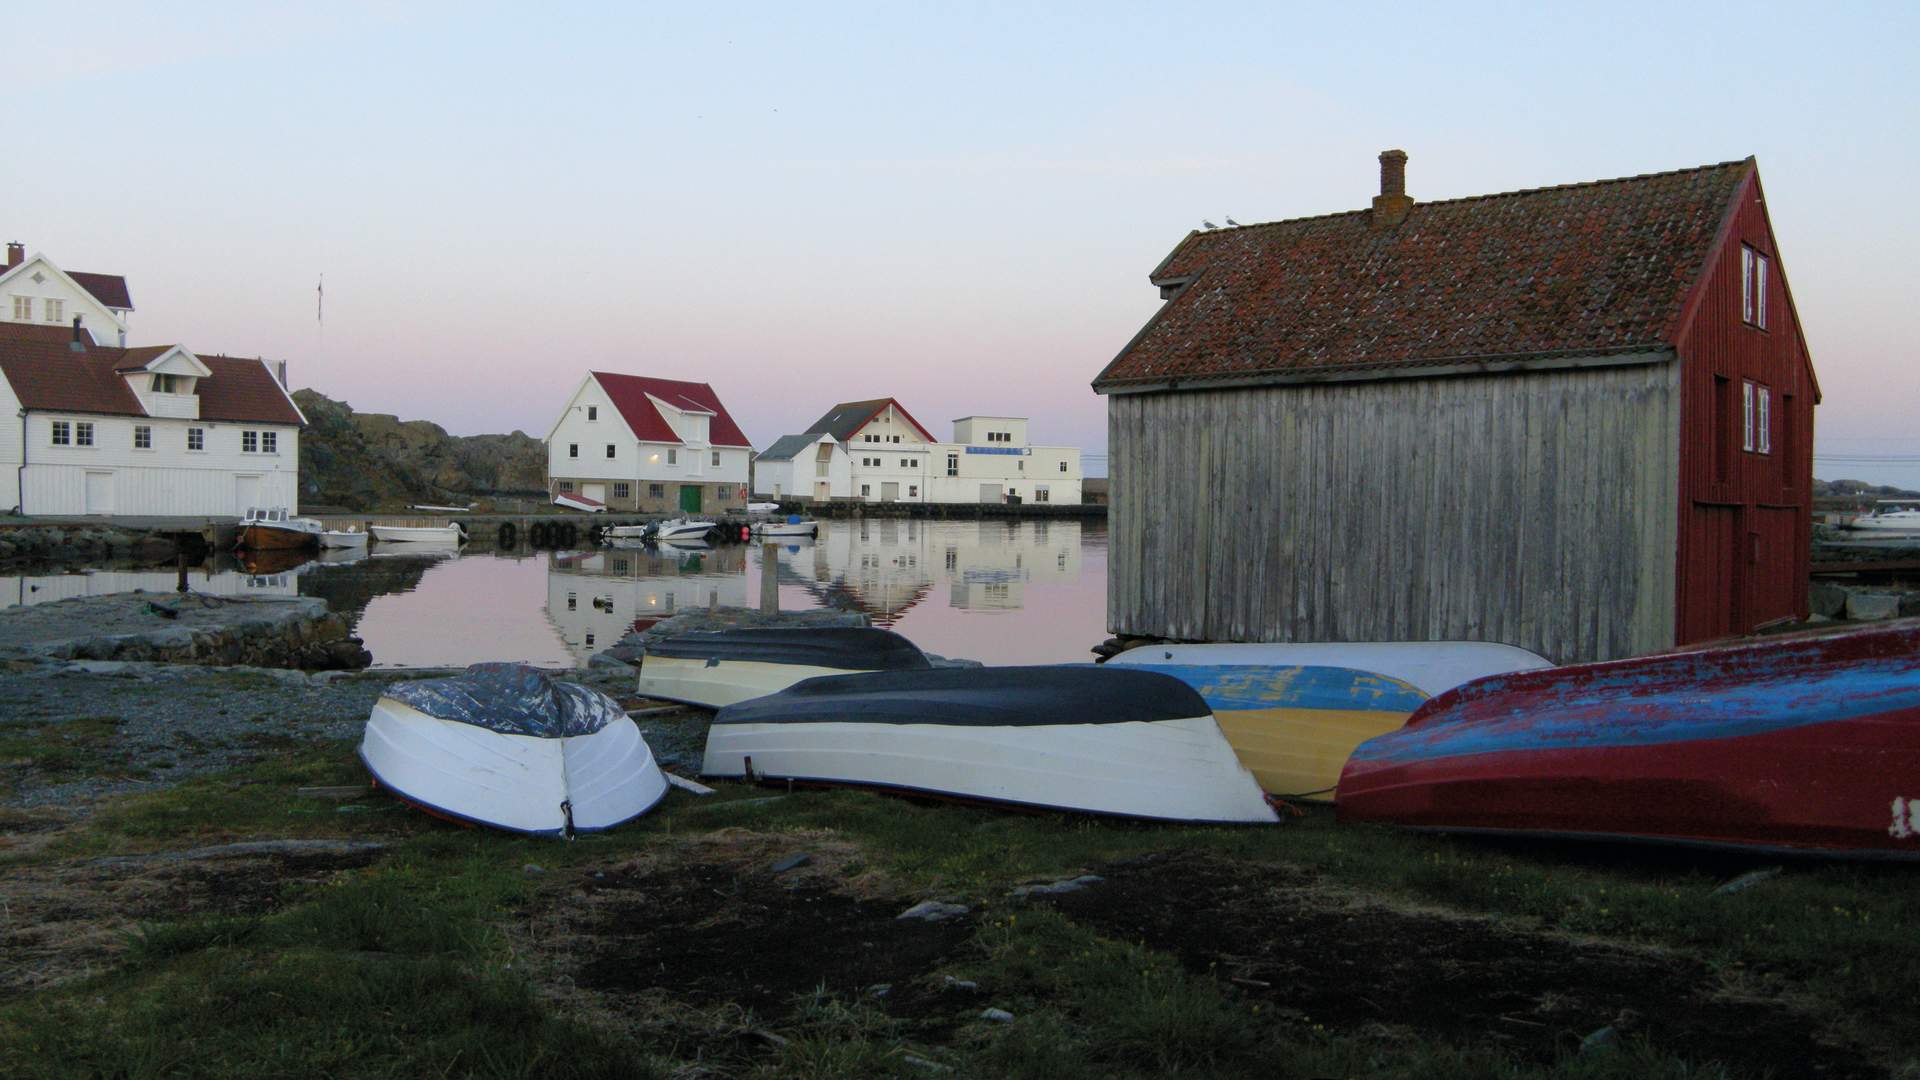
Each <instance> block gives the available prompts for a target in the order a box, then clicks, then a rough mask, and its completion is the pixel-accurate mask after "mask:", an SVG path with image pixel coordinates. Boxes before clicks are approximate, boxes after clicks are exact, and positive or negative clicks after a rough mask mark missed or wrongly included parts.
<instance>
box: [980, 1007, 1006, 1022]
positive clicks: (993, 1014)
mask: <svg viewBox="0 0 1920 1080" xmlns="http://www.w3.org/2000/svg"><path fill="white" fill-rule="evenodd" d="M980 1019H982V1020H991V1021H993V1022H994V1023H996V1024H1011V1023H1013V1014H1012V1013H1010V1012H1008V1011H1007V1010H1005V1009H982V1010H980Z"/></svg>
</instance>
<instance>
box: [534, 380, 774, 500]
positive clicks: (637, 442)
mask: <svg viewBox="0 0 1920 1080" xmlns="http://www.w3.org/2000/svg"><path fill="white" fill-rule="evenodd" d="M546 442H547V485H548V495H549V497H552V496H557V495H561V494H569V495H574V496H576V497H579V498H585V499H589V500H591V501H593V502H597V503H602V504H604V505H605V506H606V507H607V508H608V509H610V510H621V511H630V512H631V511H645V512H673V511H684V512H687V513H696V514H714V513H722V512H725V511H727V510H739V509H745V507H746V502H747V474H748V462H749V460H750V459H751V458H752V456H753V446H752V444H750V443H748V442H747V437H746V435H745V434H743V433H742V432H741V431H740V426H739V425H738V424H736V423H734V420H733V416H732V415H731V414H730V413H728V412H727V407H726V406H725V405H723V404H722V403H721V401H720V397H719V395H717V394H715V393H714V392H713V387H711V386H709V385H707V384H706V383H695V382H681V381H679V380H677V379H657V378H652V377H649V376H643V375H619V374H614V373H611V372H605V371H590V372H588V373H587V377H586V378H585V379H583V380H581V383H580V385H579V387H578V388H577V389H575V390H574V392H573V396H572V397H570V398H568V399H567V404H566V407H565V408H563V409H562V410H561V411H560V417H559V419H557V420H555V421H554V422H553V427H552V428H551V429H549V430H548V432H547V439H546Z"/></svg>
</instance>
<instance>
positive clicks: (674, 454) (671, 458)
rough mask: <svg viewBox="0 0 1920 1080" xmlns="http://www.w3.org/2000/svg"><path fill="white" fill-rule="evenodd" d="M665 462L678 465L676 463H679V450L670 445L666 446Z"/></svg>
mask: <svg viewBox="0 0 1920 1080" xmlns="http://www.w3.org/2000/svg"><path fill="white" fill-rule="evenodd" d="M667 464H669V465H678V464H680V451H679V450H677V449H675V448H674V447H671V446H669V447H667Z"/></svg>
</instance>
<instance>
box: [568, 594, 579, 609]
mask: <svg viewBox="0 0 1920 1080" xmlns="http://www.w3.org/2000/svg"><path fill="white" fill-rule="evenodd" d="M567 610H568V611H578V610H580V594H579V593H568V594H567Z"/></svg>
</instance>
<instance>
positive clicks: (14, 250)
mask: <svg viewBox="0 0 1920 1080" xmlns="http://www.w3.org/2000/svg"><path fill="white" fill-rule="evenodd" d="M26 261H27V245H25V244H23V243H21V242H20V241H18V240H9V241H7V269H9V270H11V269H13V268H14V267H16V266H19V265H20V264H21V263H23V262H26Z"/></svg>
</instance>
